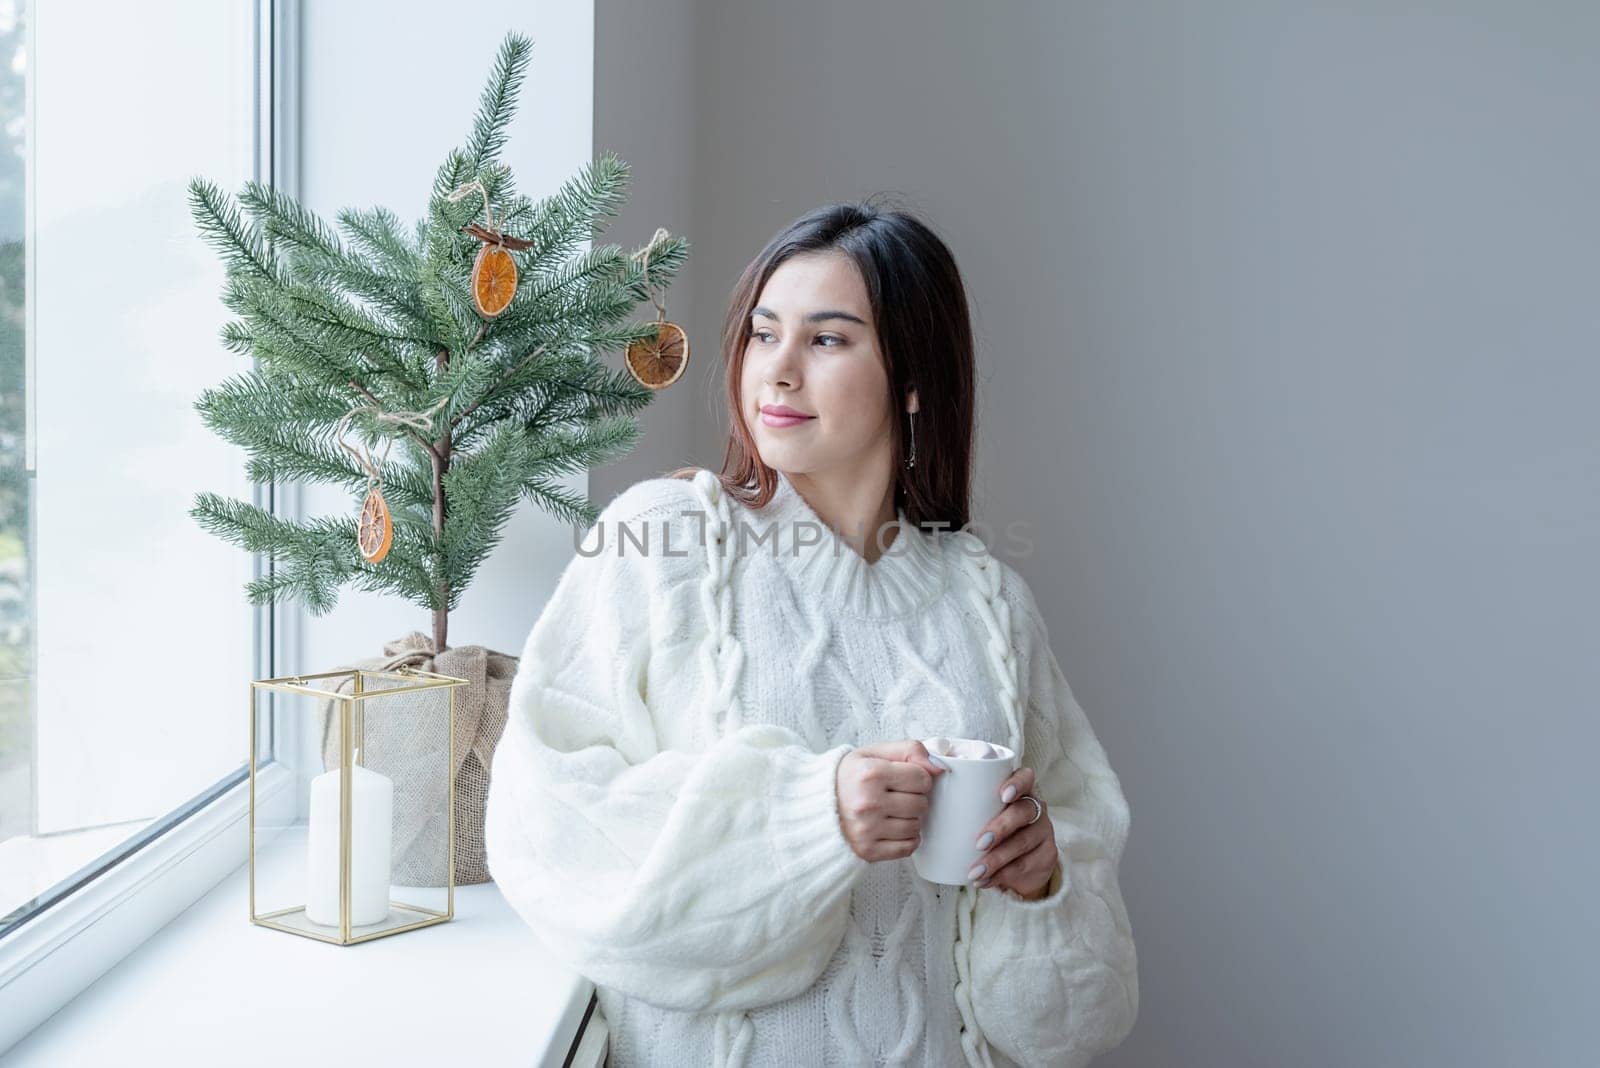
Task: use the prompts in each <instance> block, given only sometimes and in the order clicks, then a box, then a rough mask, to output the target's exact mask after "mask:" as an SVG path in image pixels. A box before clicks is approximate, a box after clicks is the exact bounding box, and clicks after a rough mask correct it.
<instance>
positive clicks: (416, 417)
mask: <svg viewBox="0 0 1600 1068" xmlns="http://www.w3.org/2000/svg"><path fill="white" fill-rule="evenodd" d="M449 402H450V398H449V396H444V397H440V398H439V400H438V401H437V402H436V403H435V404H434V405H433V407H431V408H429V409H427V410H426V411H422V412H386V411H384V410H383V408H382V407H381V406H380V405H378V404H376V403H373V404H358V405H356V406H355V407H354V408H351V409H350V410H349V411H347V412H345V413H344V414H343V415H341V416H340V417H339V425H338V426H337V427H335V428H334V431H333V437H334V440H335V441H337V442H338V443H339V447H340V448H341V449H343V450H344V451H345V452H347V453H349V454H350V455H351V456H353V457H355V461H356V463H358V464H360V465H361V467H362V469H363V470H364V471H366V473H367V489H369V490H370V489H372V488H373V487H374V486H376V485H379V484H381V483H382V482H383V471H382V468H383V465H385V464H387V463H388V462H389V448H390V447H391V446H392V445H393V444H394V439H393V438H392V437H389V436H387V435H385V436H384V439H383V456H381V457H380V458H379V459H378V460H377V461H374V460H373V458H372V453H371V452H369V451H368V450H367V446H366V443H365V442H363V443H362V444H361V451H359V452H357V451H356V450H355V449H353V448H351V447H350V445H349V443H348V442H346V441H345V440H344V434H345V430H346V429H347V428H348V427H349V425H350V420H351V419H352V418H353V417H355V416H356V415H359V414H360V413H362V412H370V413H372V416H373V418H375V419H377V420H378V421H379V422H380V423H391V424H394V425H395V426H407V427H410V428H411V429H413V430H416V431H420V432H421V433H424V434H426V433H430V432H431V431H432V430H433V417H434V416H436V415H438V414H439V409H441V408H443V407H444V406H445V405H446V404H448V403H449Z"/></svg>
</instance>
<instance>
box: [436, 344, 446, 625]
mask: <svg viewBox="0 0 1600 1068" xmlns="http://www.w3.org/2000/svg"><path fill="white" fill-rule="evenodd" d="M435 362H436V363H437V364H438V366H439V373H440V374H441V375H442V374H443V373H444V372H445V371H446V370H447V369H448V368H449V366H450V350H449V349H440V350H439V353H438V355H437V356H436V357H435ZM448 470H450V423H449V420H446V421H445V426H444V434H443V435H441V436H440V438H439V440H438V441H437V442H435V443H434V450H433V543H434V544H435V545H437V546H439V564H440V567H441V569H442V568H443V564H444V515H445V499H444V473H445V472H446V471H448ZM435 598H436V599H435V601H434V604H435V608H434V610H433V655H434V656H438V655H439V654H440V653H442V652H444V651H445V650H446V649H448V648H449V647H450V646H449V645H448V644H447V643H448V641H449V638H450V584H449V582H447V581H446V580H444V579H440V580H439V589H438V592H437V593H436V595H435Z"/></svg>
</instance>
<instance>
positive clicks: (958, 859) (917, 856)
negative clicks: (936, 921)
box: [911, 738, 1017, 886]
mask: <svg viewBox="0 0 1600 1068" xmlns="http://www.w3.org/2000/svg"><path fill="white" fill-rule="evenodd" d="M964 740H966V739H960V738H952V739H949V741H952V742H960V741H964ZM936 741H938V739H933V738H924V739H922V744H923V745H924V746H925V747H926V748H927V750H928V752H930V753H933V754H934V755H936V756H938V758H939V759H940V760H943V761H944V762H945V763H946V764H948V765H950V770H949V771H944V772H940V773H939V774H938V775H935V776H934V777H933V790H932V792H931V793H930V794H929V796H928V814H927V815H926V816H924V817H923V820H922V841H921V842H920V843H919V844H918V845H917V848H916V849H915V850H913V851H912V854H911V864H912V866H913V867H915V868H916V870H917V874H918V875H920V876H922V877H923V878H924V879H927V880H928V881H929V882H933V883H948V884H950V885H953V886H960V885H963V884H966V883H970V882H971V881H972V880H971V879H969V878H967V872H968V871H970V870H972V866H973V865H974V864H976V863H977V862H978V858H979V857H981V856H982V855H983V854H984V853H985V852H986V850H982V849H979V848H978V835H979V834H981V833H982V832H983V826H984V824H986V823H988V822H989V821H990V820H992V819H994V818H995V817H996V816H998V815H999V814H1000V810H1001V809H1003V808H1005V807H1006V803H1005V802H1004V801H1002V800H1000V787H1001V786H1002V785H1003V784H1004V783H1005V781H1006V779H1008V778H1010V777H1011V773H1012V772H1013V771H1015V770H1017V754H1016V753H1015V752H1013V751H1012V750H1011V749H1009V748H1007V747H1006V746H1003V745H1000V744H999V743H997V742H990V743H989V745H990V746H992V747H993V749H994V751H995V753H996V755H995V756H993V757H986V758H984V759H981V760H979V759H973V758H968V757H958V756H949V755H947V754H945V753H941V752H939V751H938V750H937V749H935V748H934V743H935V742H936Z"/></svg>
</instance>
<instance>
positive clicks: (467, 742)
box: [318, 631, 517, 886]
mask: <svg viewBox="0 0 1600 1068" xmlns="http://www.w3.org/2000/svg"><path fill="white" fill-rule="evenodd" d="M352 667H358V668H361V669H362V670H364V671H393V670H395V669H397V668H400V667H413V668H416V669H418V670H421V671H433V672H437V673H438V674H441V675H451V676H454V677H455V678H458V679H466V680H467V685H465V686H458V687H456V688H455V700H456V709H455V732H454V733H455V738H454V745H455V761H456V769H455V770H456V788H455V801H454V805H455V824H456V828H455V835H456V865H455V867H456V879H455V881H456V884H457V885H467V884H470V883H486V882H489V868H488V864H487V863H486V862H485V860H484V850H483V814H484V807H485V803H486V802H487V800H488V796H489V769H490V767H491V766H492V764H493V758H494V747H495V746H496V745H498V744H499V742H500V735H501V734H502V733H503V732H504V731H505V726H506V710H507V707H508V705H509V703H510V698H511V680H512V678H513V677H514V676H515V675H516V673H517V658H516V657H514V656H508V655H507V654H505V653H497V652H495V651H494V650H492V649H485V648H484V647H483V646H481V645H461V646H452V647H451V648H449V649H446V650H445V651H444V653H443V655H441V656H437V657H436V656H434V655H433V639H432V637H430V636H429V635H426V634H423V633H422V632H421V631H412V632H411V633H410V634H407V635H406V636H405V637H404V638H399V639H397V640H395V641H391V642H386V643H384V646H383V655H382V656H378V657H369V658H367V659H364V660H358V661H356V662H355V663H353V664H349V665H346V666H345V667H343V668H340V669H339V670H348V669H349V668H352ZM320 681H321V683H322V685H323V687H324V688H325V689H330V690H331V689H333V687H334V685H337V687H338V691H339V692H343V693H352V692H354V690H355V678H354V676H351V677H347V678H344V679H324V680H320ZM318 704H319V706H320V708H319V710H318V711H319V718H320V723H321V730H322V765H323V768H324V770H331V769H333V768H336V767H338V766H339V705H340V702H339V701H336V700H333V699H331V698H330V699H329V700H326V701H319V702H318ZM375 707H378V708H381V709H382V712H373V713H370V714H368V715H367V716H366V717H365V725H364V728H363V730H364V744H363V747H362V750H361V763H362V765H363V766H365V767H368V768H371V769H372V770H373V771H376V772H379V773H381V774H383V775H387V776H388V777H389V778H390V779H392V780H393V781H394V838H393V865H392V872H393V874H392V878H393V881H394V883H395V885H397V886H443V885H444V882H445V878H444V876H445V873H444V857H445V855H446V850H447V847H448V835H449V831H450V828H449V823H448V818H447V816H446V814H445V811H444V809H443V808H442V807H441V806H440V805H439V804H438V803H437V802H438V798H439V795H440V791H441V790H442V787H441V785H440V784H441V783H443V782H444V781H445V770H444V765H445V761H446V759H447V757H448V753H447V751H446V749H445V748H444V746H443V744H442V742H443V739H444V735H443V732H442V727H440V726H433V727H429V728H425V729H422V730H412V729H408V727H407V725H408V723H416V722H417V716H418V715H419V714H426V715H434V716H441V717H442V716H444V715H445V714H446V710H447V708H448V705H447V704H446V703H445V699H444V697H443V695H442V694H441V692H440V691H438V690H432V691H429V690H422V691H418V692H417V693H409V694H397V695H395V696H393V697H385V698H381V699H379V704H378V705H377V706H375ZM408 713H409V714H408Z"/></svg>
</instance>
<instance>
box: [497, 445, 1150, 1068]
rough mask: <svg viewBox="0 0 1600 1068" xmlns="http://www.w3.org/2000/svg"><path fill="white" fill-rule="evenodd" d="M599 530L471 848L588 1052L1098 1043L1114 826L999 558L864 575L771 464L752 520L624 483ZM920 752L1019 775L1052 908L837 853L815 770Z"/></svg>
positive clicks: (572, 576)
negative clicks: (952, 750) (1047, 857)
mask: <svg viewBox="0 0 1600 1068" xmlns="http://www.w3.org/2000/svg"><path fill="white" fill-rule="evenodd" d="M901 518H902V520H904V515H903V514H902V516H901ZM597 526H598V529H591V530H590V531H589V532H587V533H586V534H585V537H584V540H583V543H582V547H583V551H582V552H580V554H579V555H577V556H575V557H574V559H573V560H572V562H571V563H570V564H569V565H568V566H567V568H566V569H565V570H564V571H563V573H562V575H561V577H560V579H559V581H558V582H557V585H556V589H555V591H554V593H553V594H552V595H551V598H550V601H549V603H548V604H547V606H546V608H545V610H544V612H543V613H542V614H541V615H540V617H539V620H538V622H537V623H535V625H534V627H533V630H532V631H531V632H530V634H529V636H528V641H527V643H526V645H525V647H524V650H523V658H522V661H521V664H520V666H519V670H518V673H517V677H516V679H515V680H514V682H513V685H512V693H511V716H510V721H509V722H508V724H507V727H506V732H505V735H504V736H503V738H502V740H501V742H500V745H499V747H498V749H497V750H496V756H495V761H494V766H493V769H492V778H491V782H490V790H489V801H488V808H487V812H486V819H485V846H486V852H487V856H488V861H489V868H490V871H491V873H492V874H493V875H494V877H495V880H496V882H497V883H498V884H499V886H500V889H501V892H502V893H503V894H504V895H505V896H506V898H507V900H508V901H509V902H510V903H511V904H512V906H513V907H514V908H515V909H516V910H517V911H518V913H519V914H520V915H521V916H522V917H523V918H524V920H525V921H526V922H527V923H528V925H529V926H530V928H531V929H532V931H533V932H534V934H535V936H536V937H537V938H538V940H539V941H540V944H541V945H542V946H543V947H544V948H545V949H546V950H547V951H548V953H549V955H550V959H551V960H552V961H553V962H555V963H557V964H560V965H562V966H564V967H567V968H569V969H571V970H573V971H575V972H577V973H579V974H582V975H585V976H587V977H588V978H590V979H592V980H593V981H594V982H595V984H596V987H597V990H598V992H599V996H600V1001H601V1010H602V1011H603V1012H604V1014H605V1016H606V1018H607V1021H608V1023H609V1024H610V1026H611V1030H612V1043H611V1050H610V1054H609V1057H608V1063H609V1064H611V1065H623V1066H626V1065H635V1064H651V1065H669V1066H670V1065H696V1066H700V1065H705V1064H714V1065H719V1066H720V1065H729V1066H732V1065H747V1066H763V1065H772V1066H776V1065H785V1066H787V1065H810V1064H817V1065H835V1064H836V1065H858V1064H914V1065H938V1066H944V1065H951V1064H957V1063H961V1062H963V1061H965V1062H966V1063H968V1064H970V1065H978V1066H988V1068H994V1066H999V1068H1008V1066H1015V1065H1018V1064H1021V1065H1030V1066H1031V1065H1041V1066H1043V1065H1049V1066H1056V1065H1066V1066H1073V1065H1081V1064H1084V1063H1086V1062H1087V1060H1088V1059H1089V1058H1090V1057H1092V1056H1093V1055H1094V1054H1095V1053H1097V1052H1100V1051H1102V1050H1104V1049H1107V1048H1110V1047H1111V1046H1114V1045H1116V1044H1117V1043H1118V1042H1120V1041H1121V1039H1122V1038H1123V1036H1124V1035H1126V1033H1127V1031H1128V1030H1129V1029H1130V1028H1131V1027H1132V1025H1133V1021H1134V1017H1135V1016H1136V1014H1137V1005H1138V986H1137V973H1136V961H1135V957H1134V948H1133V941H1132V934H1131V930H1130V929H1129V926H1128V922H1127V915H1126V912H1125V910H1124V908H1123V905H1122V900H1121V897H1120V892H1119V890H1118V887H1117V882H1116V871H1117V864H1118V862H1119V860H1120V857H1121V852H1122V847H1123V843H1124V841H1125V839H1126V834H1127V826H1128V817H1127V806H1126V803H1125V801H1124V799H1123V796H1122V793H1121V788H1120V784H1119V783H1118V780H1117V778H1116V776H1115V774H1114V773H1113V772H1112V771H1111V768H1110V766H1109V764H1108V763H1107V760H1106V755H1105V753H1104V750H1103V749H1102V748H1101V747H1100V746H1099V744H1098V742H1097V741H1096V739H1095V737H1094V735H1093V732H1092V731H1091V730H1090V729H1089V726H1088V723H1087V721H1086V720H1085V719H1084V718H1083V713H1082V710H1081V709H1080V708H1078V706H1077V704H1076V702H1075V701H1074V700H1073V699H1072V695H1071V691H1070V690H1069V689H1068V688H1067V686H1066V681H1065V679H1064V678H1063V677H1062V676H1061V672H1060V668H1059V665H1058V664H1057V663H1056V661H1055V658H1054V656H1053V655H1052V654H1051V653H1050V650H1049V645H1048V638H1047V636H1046V634H1045V630H1044V624H1043V621H1042V619H1040V617H1039V615H1038V610H1037V606H1036V605H1035V604H1034V602H1033V599H1032V596H1031V594H1030V593H1029V592H1028V590H1027V587H1026V585H1025V584H1024V583H1022V581H1021V578H1020V576H1018V575H1017V574H1016V572H1015V571H1014V570H1013V569H1012V568H1010V567H1009V566H1007V565H1005V564H1004V563H1002V562H1001V561H999V560H997V559H995V558H994V557H992V556H990V555H989V554H988V553H987V552H986V551H984V550H983V546H982V543H981V542H980V541H979V540H978V539H976V538H975V537H973V536H971V535H970V534H965V533H952V532H936V531H932V530H917V529H916V528H914V527H910V526H905V527H903V528H902V529H901V530H900V531H899V533H898V535H897V536H896V537H895V539H894V541H893V543H892V544H891V545H890V546H889V547H888V550H887V552H885V553H884V554H883V556H882V557H880V559H878V560H877V561H875V562H874V563H872V564H868V563H866V561H865V560H864V558H862V557H861V556H860V555H859V554H858V553H856V552H855V550H854V549H852V548H850V547H849V546H848V544H847V543H845V542H844V541H843V540H842V539H841V538H839V537H838V536H837V534H835V533H834V532H833V531H831V530H828V529H827V528H826V527H824V526H823V524H822V523H821V521H820V519H819V518H818V517H817V516H816V513H815V512H814V511H812V510H811V509H810V507H809V506H808V505H807V504H806V502H805V500H804V498H802V497H801V496H800V495H799V494H798V492H796V491H795V489H794V487H793V485H792V484H790V482H789V481H788V479H787V478H786V477H784V476H783V475H781V474H780V476H779V489H778V493H777V495H776V496H775V497H774V499H773V500H772V501H771V502H769V504H768V505H767V506H766V507H765V508H763V509H761V510H760V511H751V510H749V509H746V508H744V507H743V506H742V505H741V504H740V503H739V502H737V501H736V500H735V499H733V498H730V497H729V496H728V495H727V494H725V493H724V492H723V490H722V487H721V485H720V483H719V482H718V481H717V479H716V477H715V476H714V474H712V473H711V472H709V471H700V472H698V473H697V474H696V476H695V478H694V479H692V480H679V479H665V478H661V479H647V480H644V481H642V482H639V483H636V484H635V485H634V486H631V487H629V488H628V489H627V490H626V491H624V492H623V493H622V494H620V495H619V496H618V497H617V498H616V499H615V500H613V501H612V502H611V504H610V505H609V506H607V508H606V509H605V510H604V511H603V512H602V513H601V516H600V521H599V524H598V525H597ZM641 543H642V546H641ZM596 549H598V550H599V551H598V552H597V551H595V550H596ZM934 734H945V735H965V736H973V737H986V738H993V739H997V740H1004V741H1006V743H1007V744H1008V745H1011V746H1012V748H1014V749H1016V750H1017V752H1018V753H1019V754H1022V756H1023V761H1024V763H1026V764H1027V765H1028V766H1030V767H1033V768H1034V769H1035V771H1036V773H1037V775H1038V785H1037V787H1036V788H1035V791H1034V792H1035V793H1036V794H1038V795H1039V796H1040V797H1041V798H1043V799H1044V800H1045V801H1046V803H1047V804H1048V805H1049V806H1050V813H1051V817H1052V820H1053V822H1054V823H1055V826H1056V831H1057V844H1058V847H1059V849H1060V854H1061V865H1060V869H1059V871H1058V873H1057V874H1056V875H1055V876H1053V877H1052V880H1051V883H1050V886H1049V887H1048V888H1047V889H1048V892H1047V894H1046V896H1045V897H1044V898H1042V899H1040V900H1039V901H1025V900H1023V899H1022V898H1020V897H1016V896H1015V895H1012V894H1010V893H1009V892H1007V891H1003V890H999V889H995V888H989V889H983V890H978V889H976V888H973V887H970V886H966V887H960V888H955V887H948V886H942V885H939V884H933V883H928V882H925V881H924V880H922V879H920V878H918V877H917V876H916V874H915V871H914V869H913V868H912V867H911V862H910V861H909V860H899V861H886V862H880V863H876V864H868V863H867V862H865V861H863V860H861V859H860V858H859V857H857V856H856V855H855V853H854V851H853V850H851V849H850V847H849V844H848V842H846V841H845V839H844V836H843V833H842V831H841V830H840V826H839V817H838V809H837V797H836V775H837V768H838V762H839V760H840V759H841V758H842V757H843V755H844V754H845V753H846V752H848V751H849V750H850V749H851V748H852V747H854V746H856V745H864V744H867V743H869V742H874V741H880V740H887V739H895V738H905V737H926V736H929V735H934Z"/></svg>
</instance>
